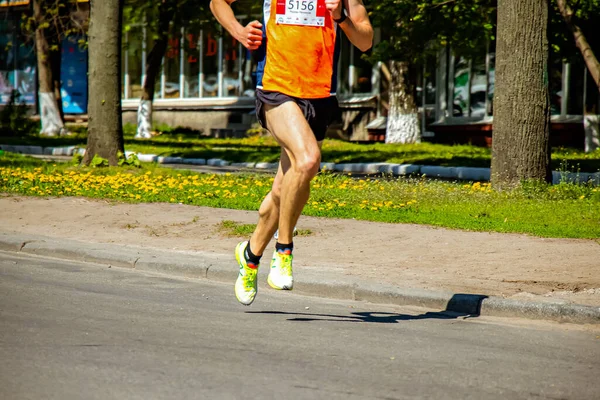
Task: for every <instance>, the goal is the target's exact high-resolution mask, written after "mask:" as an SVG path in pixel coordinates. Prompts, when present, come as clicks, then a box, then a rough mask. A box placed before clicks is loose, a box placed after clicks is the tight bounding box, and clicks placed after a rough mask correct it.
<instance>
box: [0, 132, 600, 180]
mask: <svg viewBox="0 0 600 400" xmlns="http://www.w3.org/2000/svg"><path fill="white" fill-rule="evenodd" d="M164 131H165V133H164V134H162V135H159V136H155V137H154V138H152V139H150V140H136V139H134V138H133V136H134V134H135V127H134V126H133V125H127V126H126V127H125V148H126V149H127V150H129V151H134V152H140V153H145V154H156V155H159V156H174V157H188V158H207V159H209V158H220V159H224V160H228V161H231V162H275V161H277V160H278V159H279V154H280V150H279V147H278V146H277V143H276V142H275V141H274V140H273V139H272V138H271V137H269V136H253V137H249V138H245V139H211V138H206V137H202V136H201V135H200V134H199V133H198V132H195V131H189V130H181V129H180V130H177V129H174V130H169V129H164ZM86 140H87V139H86V132H85V130H79V131H77V132H76V134H75V135H74V136H72V137H58V138H42V137H38V136H29V137H26V138H14V137H6V138H2V137H0V143H3V144H27V145H37V146H44V147H52V146H81V147H84V146H85V145H86ZM490 160H491V154H490V149H487V148H481V147H476V146H467V145H461V146H449V145H440V144H432V143H420V144H412V145H410V144H409V145H391V144H383V143H377V144H357V143H348V142H344V141H340V140H326V141H325V143H324V145H323V161H326V162H334V163H354V162H389V163H397V164H422V165H440V166H455V167H456V166H463V167H489V166H490ZM552 168H553V169H554V170H564V171H575V172H577V171H584V172H596V171H599V170H600V151H596V152H594V153H589V154H586V153H584V152H583V151H579V150H573V149H563V148H558V149H554V150H553V154H552Z"/></svg>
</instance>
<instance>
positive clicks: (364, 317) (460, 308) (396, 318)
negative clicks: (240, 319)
mask: <svg viewBox="0 0 600 400" xmlns="http://www.w3.org/2000/svg"><path fill="white" fill-rule="evenodd" d="M487 297H488V296H485V295H479V294H462V293H457V294H455V295H453V296H452V298H451V299H450V300H449V301H448V304H447V306H446V310H445V311H439V312H426V313H425V314H419V315H409V314H395V313H384V312H354V313H350V314H348V315H335V314H314V313H299V312H296V313H294V312H285V311H246V313H247V314H270V315H284V316H290V318H288V321H299V322H311V321H334V322H371V323H378V324H397V323H398V322H400V321H414V320H421V319H456V318H476V317H478V316H479V314H480V311H481V303H482V302H483V300H484V299H486V298H487Z"/></svg>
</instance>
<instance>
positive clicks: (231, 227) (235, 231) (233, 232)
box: [218, 220, 256, 237]
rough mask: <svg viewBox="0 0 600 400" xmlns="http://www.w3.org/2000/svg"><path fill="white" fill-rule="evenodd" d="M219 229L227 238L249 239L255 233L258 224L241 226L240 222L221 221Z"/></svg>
mask: <svg viewBox="0 0 600 400" xmlns="http://www.w3.org/2000/svg"><path fill="white" fill-rule="evenodd" d="M218 228H219V231H220V232H221V233H223V234H224V235H226V236H232V237H249V236H250V235H252V232H254V229H255V228H256V224H240V223H239V222H235V221H231V220H225V221H221V223H220V224H219V225H218Z"/></svg>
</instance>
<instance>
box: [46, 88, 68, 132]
mask: <svg viewBox="0 0 600 400" xmlns="http://www.w3.org/2000/svg"><path fill="white" fill-rule="evenodd" d="M39 99H40V117H41V121H42V130H41V131H40V135H43V136H58V135H67V134H68V133H69V132H68V131H67V130H66V129H65V125H64V124H63V121H62V119H61V118H60V111H59V110H58V104H57V102H56V97H55V96H54V93H42V92H40V93H39Z"/></svg>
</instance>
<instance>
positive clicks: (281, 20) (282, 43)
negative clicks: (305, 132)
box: [257, 0, 339, 99]
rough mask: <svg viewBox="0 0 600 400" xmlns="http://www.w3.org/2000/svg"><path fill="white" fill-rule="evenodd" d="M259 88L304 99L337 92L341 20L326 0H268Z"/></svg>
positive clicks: (258, 78) (265, 3) (265, 7)
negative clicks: (333, 14) (339, 24)
mask: <svg viewBox="0 0 600 400" xmlns="http://www.w3.org/2000/svg"><path fill="white" fill-rule="evenodd" d="M263 12H264V21H263V44H262V46H261V49H260V50H259V51H260V52H261V54H260V59H261V60H260V62H259V65H258V68H257V88H259V89H262V90H264V91H269V92H280V93H283V94H286V95H288V96H293V97H297V98H302V99H319V98H326V97H329V96H333V95H335V92H336V89H337V59H338V57H339V37H338V36H339V34H338V26H337V24H336V23H335V22H334V21H333V18H332V17H331V13H330V12H329V11H327V9H326V8H325V0H264V10H263Z"/></svg>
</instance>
